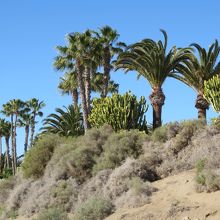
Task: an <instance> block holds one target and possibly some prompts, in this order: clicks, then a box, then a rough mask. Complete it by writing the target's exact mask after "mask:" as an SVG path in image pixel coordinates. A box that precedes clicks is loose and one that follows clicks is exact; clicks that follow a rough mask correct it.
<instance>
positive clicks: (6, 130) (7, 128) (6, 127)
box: [3, 121, 12, 169]
mask: <svg viewBox="0 0 220 220" xmlns="http://www.w3.org/2000/svg"><path fill="white" fill-rule="evenodd" d="M11 127H12V125H11V123H10V122H8V121H5V123H4V126H3V135H4V137H5V145H6V152H5V165H6V168H7V169H9V168H10V146H9V140H10V137H11Z"/></svg>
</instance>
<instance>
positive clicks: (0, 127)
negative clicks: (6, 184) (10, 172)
mask: <svg viewBox="0 0 220 220" xmlns="http://www.w3.org/2000/svg"><path fill="white" fill-rule="evenodd" d="M4 125H5V119H1V118H0V173H1V172H2V167H3V166H2V165H3V161H2V159H3V158H2V137H3V136H4Z"/></svg>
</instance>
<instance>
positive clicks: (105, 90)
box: [101, 47, 111, 98]
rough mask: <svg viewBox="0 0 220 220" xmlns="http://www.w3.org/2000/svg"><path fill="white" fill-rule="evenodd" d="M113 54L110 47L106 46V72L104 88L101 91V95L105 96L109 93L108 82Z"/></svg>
mask: <svg viewBox="0 0 220 220" xmlns="http://www.w3.org/2000/svg"><path fill="white" fill-rule="evenodd" d="M110 62H111V54H110V50H109V47H105V48H104V74H103V90H102V93H101V97H102V98H105V97H106V96H107V94H108V82H109V79H110V71H111V64H110Z"/></svg>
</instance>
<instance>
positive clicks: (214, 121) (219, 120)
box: [211, 117, 220, 130]
mask: <svg viewBox="0 0 220 220" xmlns="http://www.w3.org/2000/svg"><path fill="white" fill-rule="evenodd" d="M211 125H213V126H214V127H216V128H217V129H219V130H220V117H218V118H212V119H211Z"/></svg>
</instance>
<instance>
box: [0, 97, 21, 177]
mask: <svg viewBox="0 0 220 220" xmlns="http://www.w3.org/2000/svg"><path fill="white" fill-rule="evenodd" d="M24 106H25V103H24V102H23V101H21V100H20V99H12V100H10V101H9V102H8V103H6V104H4V105H3V111H2V113H3V114H5V115H6V116H10V117H11V125H12V126H11V135H12V138H11V145H12V170H13V174H14V175H15V173H16V169H17V143H16V136H17V123H18V117H19V116H20V114H21V113H22V112H23V110H24Z"/></svg>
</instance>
